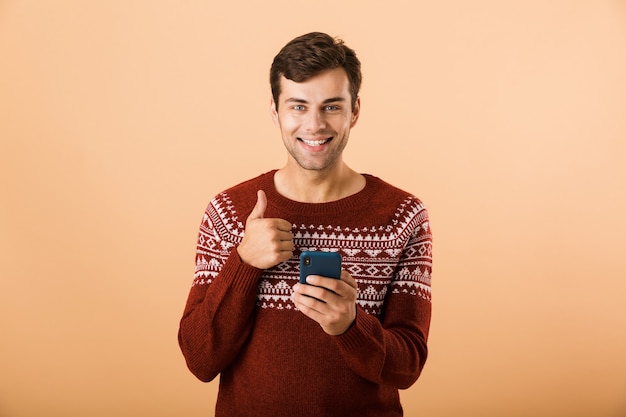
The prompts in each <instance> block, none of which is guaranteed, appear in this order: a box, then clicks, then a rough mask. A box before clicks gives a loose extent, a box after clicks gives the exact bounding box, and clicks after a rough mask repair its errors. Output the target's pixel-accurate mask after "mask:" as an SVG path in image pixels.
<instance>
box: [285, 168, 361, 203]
mask: <svg viewBox="0 0 626 417" xmlns="http://www.w3.org/2000/svg"><path fill="white" fill-rule="evenodd" d="M274 186H275V187H276V190H277V191H278V193H279V194H281V195H282V196H284V197H286V198H288V199H290V200H293V201H298V202H301V203H327V202H330V201H336V200H340V199H342V198H345V197H349V196H351V195H353V194H356V193H358V192H359V191H361V190H362V189H363V188H364V187H365V177H363V176H362V175H361V174H359V173H358V172H356V171H354V170H352V169H351V168H349V167H348V166H347V165H345V164H341V165H339V166H337V167H334V168H333V169H332V170H325V171H314V170H305V169H302V168H301V167H299V166H298V167H293V166H290V165H289V164H288V165H287V166H285V167H283V168H281V169H279V170H278V171H277V172H276V174H275V175H274Z"/></svg>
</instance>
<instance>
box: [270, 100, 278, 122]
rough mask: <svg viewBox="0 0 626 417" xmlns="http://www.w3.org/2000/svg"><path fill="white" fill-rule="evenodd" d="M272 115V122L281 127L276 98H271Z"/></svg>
mask: <svg viewBox="0 0 626 417" xmlns="http://www.w3.org/2000/svg"><path fill="white" fill-rule="evenodd" d="M270 114H271V115H272V120H273V121H274V124H275V125H276V126H279V125H280V123H279V121H278V109H277V107H276V102H275V101H274V97H272V98H270Z"/></svg>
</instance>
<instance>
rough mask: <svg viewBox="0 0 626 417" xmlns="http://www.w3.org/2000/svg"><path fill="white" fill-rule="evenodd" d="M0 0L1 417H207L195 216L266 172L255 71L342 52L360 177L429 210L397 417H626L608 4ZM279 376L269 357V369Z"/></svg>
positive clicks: (619, 85)
mask: <svg viewBox="0 0 626 417" xmlns="http://www.w3.org/2000/svg"><path fill="white" fill-rule="evenodd" d="M379 4H380V2H373V1H372V2H367V1H333V2H329V1H323V0H320V1H317V2H313V3H312V2H304V3H302V2H291V1H289V2H287V1H273V2H253V1H250V2H243V1H232V2H221V3H219V4H218V3H217V2H209V1H185V2H173V1H172V2H168V1H163V0H157V1H139V0H124V1H121V0H118V1H90V2H87V1H78V0H67V1H47V0H42V1H15V0H3V1H0V140H1V142H0V191H1V204H0V278H1V280H0V331H1V336H0V337H1V339H0V416H10V417H26V416H29V417H30V416H48V417H53V416H63V417H70V416H90V417H99V416H103V417H104V416H107V417H109V416H152V417H157V416H174V415H176V416H183V415H184V416H210V415H212V413H213V404H214V401H215V395H216V391H217V382H216V381H214V382H212V383H210V384H203V383H201V382H199V381H196V380H195V379H194V377H193V376H192V375H191V374H190V373H189V372H188V371H187V369H186V367H185V364H184V361H183V358H182V355H181V354H180V352H179V350H178V346H177V340H176V333H177V328H178V320H179V318H180V315H181V313H182V309H183V306H184V302H185V299H186V296H187V292H188V290H189V287H190V285H191V281H192V273H193V259H194V247H195V239H196V234H197V228H198V225H199V223H200V219H201V216H202V212H203V210H204V208H205V206H206V204H207V203H208V201H209V200H210V198H211V197H212V196H213V195H214V194H215V193H217V192H219V191H221V190H222V189H224V188H226V187H227V186H230V185H233V184H235V183H237V182H240V181H242V180H245V179H247V178H249V177H251V176H253V175H257V174H259V173H261V172H265V171H267V170H269V169H272V168H275V167H279V166H281V165H282V164H283V162H284V161H285V154H284V151H283V148H282V143H281V141H280V138H279V136H278V131H277V130H276V129H275V127H274V126H273V124H272V123H271V120H270V117H269V107H268V105H269V86H268V81H267V78H268V71H269V66H270V63H271V59H272V58H273V56H274V55H275V54H276V53H277V52H278V50H279V49H280V47H282V45H283V44H284V43H286V42H287V41H288V40H290V39H291V38H293V37H295V36H297V35H300V34H302V33H305V32H308V31H311V30H321V31H327V32H329V33H331V34H333V35H337V36H340V37H342V38H343V39H344V40H345V41H346V42H347V43H348V44H349V45H350V46H352V47H353V48H355V49H356V51H357V53H358V54H359V56H360V58H361V60H362V61H363V71H364V77H365V78H364V86H363V90H362V94H361V97H362V115H361V119H360V121H359V124H358V126H357V127H356V128H355V130H353V135H352V137H351V143H350V145H349V146H348V149H347V150H346V159H347V161H348V162H349V163H350V164H351V165H352V166H353V167H354V168H355V169H357V170H359V171H363V172H370V173H374V174H376V175H377V176H380V177H382V178H383V179H385V180H387V181H390V182H392V183H394V184H396V185H398V186H400V187H402V188H405V189H407V190H409V191H411V192H413V193H415V194H416V195H418V196H419V197H420V198H421V199H422V200H424V201H425V203H426V204H427V206H428V207H429V211H430V213H431V217H432V223H433V228H434V233H435V265H434V281H433V291H434V317H433V321H432V331H431V339H430V348H431V356H430V358H429V361H428V363H427V366H426V369H425V371H424V373H423V375H422V377H421V379H420V380H419V381H418V382H417V383H416V384H415V385H414V386H413V387H412V388H410V389H409V390H407V391H403V392H402V398H403V402H404V405H405V409H406V414H407V416H431V417H446V416H461V415H462V416H477V417H490V416H494V417H495V416H498V417H501V416H508V417H516V416H519V417H522V416H524V417H526V416H535V417H542V416H546V417H559V416H567V417H576V416H581V417H582V416H594V417H623V416H625V415H626V360H625V359H624V352H626V307H625V306H626V295H625V292H626V283H625V278H626V262H625V256H624V248H625V246H626V245H625V244H626V239H625V237H624V236H625V235H626V226H625V222H624V213H626V191H625V190H626V184H625V182H626V181H625V180H626V145H625V143H626V141H625V139H626V117H625V116H626V2H624V1H605V0H599V1H598V0H588V1H584V0H580V1H576V0H571V1H565V0H555V1H548V0H530V1H509V2H503V1H496V0H492V1H488V0H478V1H472V2H468V1H462V0H450V1H443V2H431V1H428V2H427V1H404V2H401V1H390V2H385V3H384V4H385V6H384V7H381V6H380V5H379ZM277 360H279V358H277Z"/></svg>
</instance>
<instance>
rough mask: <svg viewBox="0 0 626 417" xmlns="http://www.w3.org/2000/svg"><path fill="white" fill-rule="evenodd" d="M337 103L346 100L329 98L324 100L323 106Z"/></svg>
mask: <svg viewBox="0 0 626 417" xmlns="http://www.w3.org/2000/svg"><path fill="white" fill-rule="evenodd" d="M338 101H346V99H345V98H344V97H331V98H327V99H326V100H324V104H328V103H336V102H338Z"/></svg>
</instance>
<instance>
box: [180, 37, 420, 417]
mask: <svg viewBox="0 0 626 417" xmlns="http://www.w3.org/2000/svg"><path fill="white" fill-rule="evenodd" d="M270 83H271V88H272V100H271V113H272V118H273V120H274V123H275V124H276V126H277V127H278V128H279V129H280V132H281V135H282V139H283V142H284V144H285V147H286V148H287V151H288V156H287V163H286V165H285V166H284V167H283V168H281V169H278V170H273V171H270V172H267V173H265V174H262V175H260V176H258V177H256V178H254V179H251V180H248V181H246V182H244V183H242V184H239V185H236V186H234V187H232V188H230V189H228V190H226V191H224V192H222V193H220V194H218V195H217V196H216V197H215V198H214V199H213V200H212V201H211V203H210V204H209V206H208V208H207V210H206V213H205V215H204V219H203V221H202V224H201V226H200V233H199V238H198V247H197V254H196V273H195V279H194V282H193V286H192V288H191V291H190V294H189V298H188V300H187V305H186V308H185V311H184V314H183V317H182V320H181V322H180V330H179V344H180V347H181V349H182V352H183V355H184V356H185V359H186V361H187V365H188V367H189V369H190V370H191V372H193V374H194V375H196V376H197V377H198V378H199V379H200V380H202V381H211V380H213V379H214V378H215V377H216V376H217V375H218V374H219V375H220V386H219V394H218V399H217V405H216V413H215V415H216V416H218V417H220V416H228V417H235V416H255V417H263V416H268V417H269V416H271V417H276V416H315V417H321V416H341V417H346V416H358V417H364V416H376V417H381V416H401V415H402V407H401V405H400V401H399V395H398V389H404V388H408V387H409V386H411V385H412V384H413V383H414V382H415V381H416V380H417V378H418V376H419V375H420V373H421V371H422V368H423V366H424V363H425V361H426V356H427V347H426V341H427V337H428V330H429V325H430V314H431V304H430V273H431V266H432V262H431V234H430V227H429V222H428V215H427V212H426V210H425V208H424V206H423V205H422V203H421V202H420V201H419V200H418V199H417V198H416V197H414V196H413V195H411V194H408V193H406V192H404V191H402V190H400V189H397V188H395V187H393V186H391V185H389V184H387V183H385V182H383V181H382V180H380V179H378V178H376V177H374V176H371V175H368V174H359V173H357V172H355V171H354V170H352V169H351V168H349V167H348V166H347V165H346V164H345V163H344V161H343V159H342V153H343V150H344V148H345V146H346V144H347V142H348V137H349V134H350V129H351V128H352V127H354V126H355V124H356V122H357V120H358V118H359V108H360V99H359V97H358V91H359V87H360V84H361V69H360V62H359V60H358V59H357V57H356V55H355V53H354V51H353V50H351V49H350V48H348V47H347V46H346V45H344V44H343V42H342V41H340V40H335V39H333V38H331V37H330V36H328V35H326V34H322V33H310V34H307V35H304V36H301V37H298V38H296V39H294V40H293V41H291V42H289V43H288V44H287V45H286V46H285V47H284V48H283V49H282V50H281V51H280V53H279V54H278V55H277V56H276V57H275V59H274V62H273V64H272V68H271V72H270ZM304 250H320V251H334V252H339V253H340V254H341V256H342V258H343V264H342V267H343V271H342V272H341V279H339V280H337V279H333V278H328V277H322V276H309V277H308V280H307V284H299V283H298V276H299V255H300V253H301V252H302V251H304ZM309 284H310V285H309Z"/></svg>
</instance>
